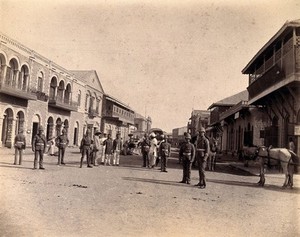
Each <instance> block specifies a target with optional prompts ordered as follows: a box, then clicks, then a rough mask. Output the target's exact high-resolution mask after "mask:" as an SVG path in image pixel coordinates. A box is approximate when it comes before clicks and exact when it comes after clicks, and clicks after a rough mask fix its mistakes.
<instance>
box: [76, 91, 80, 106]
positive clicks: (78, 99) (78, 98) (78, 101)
mask: <svg viewBox="0 0 300 237" xmlns="http://www.w3.org/2000/svg"><path fill="white" fill-rule="evenodd" d="M77 104H78V106H80V104H81V91H80V90H79V91H78V96H77Z"/></svg>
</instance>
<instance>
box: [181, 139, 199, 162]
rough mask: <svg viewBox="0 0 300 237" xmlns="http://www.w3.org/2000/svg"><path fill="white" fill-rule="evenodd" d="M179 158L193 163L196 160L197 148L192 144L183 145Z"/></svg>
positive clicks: (185, 143)
mask: <svg viewBox="0 0 300 237" xmlns="http://www.w3.org/2000/svg"><path fill="white" fill-rule="evenodd" d="M179 156H180V157H181V158H182V159H183V160H184V159H188V160H189V161H191V162H193V161H194V159H195V147H194V145H193V144H192V143H190V142H184V143H182V145H181V147H180V151H179Z"/></svg>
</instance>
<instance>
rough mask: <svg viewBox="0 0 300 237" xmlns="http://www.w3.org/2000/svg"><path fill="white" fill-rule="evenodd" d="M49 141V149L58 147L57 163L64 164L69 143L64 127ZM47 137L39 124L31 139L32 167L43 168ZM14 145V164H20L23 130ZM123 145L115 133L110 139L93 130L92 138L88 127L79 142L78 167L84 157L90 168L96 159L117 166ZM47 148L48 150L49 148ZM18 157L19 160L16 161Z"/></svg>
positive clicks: (23, 143)
mask: <svg viewBox="0 0 300 237" xmlns="http://www.w3.org/2000/svg"><path fill="white" fill-rule="evenodd" d="M49 141H50V142H51V144H50V149H51V147H52V146H54V145H55V146H56V147H57V148H58V162H57V165H65V162H64V157H65V151H66V148H67V146H68V144H69V139H68V136H67V131H66V129H62V132H61V134H60V135H59V136H57V137H55V138H51V139H49ZM47 143H48V142H47V139H46V137H45V135H44V128H43V127H42V126H39V128H38V133H37V134H36V135H35V136H34V137H33V140H32V151H33V152H34V166H33V169H37V168H38V163H39V169H42V170H44V169H45V168H44V165H43V161H44V154H45V153H46V149H47ZM14 146H15V160H14V164H15V165H17V164H19V165H21V164H22V159H23V150H25V148H26V139H25V136H24V134H23V130H22V129H20V130H19V133H18V134H17V135H16V137H15V141H14ZM122 147H123V142H122V139H121V138H120V134H117V137H116V139H114V140H112V138H111V135H110V134H108V135H107V137H106V134H104V133H101V132H99V131H98V130H96V131H95V132H94V136H93V138H91V131H90V130H89V129H88V130H87V131H86V133H85V135H84V136H83V138H82V140H81V143H80V147H79V148H80V152H81V161H80V168H82V165H83V160H84V158H86V160H87V167H89V168H91V167H93V166H97V159H98V158H99V160H100V161H101V164H103V165H111V164H112V165H116V166H119V162H120V153H121V150H122ZM50 149H49V150H50ZM51 150H52V151H51V155H53V154H52V153H53V149H51ZM18 159H19V162H18Z"/></svg>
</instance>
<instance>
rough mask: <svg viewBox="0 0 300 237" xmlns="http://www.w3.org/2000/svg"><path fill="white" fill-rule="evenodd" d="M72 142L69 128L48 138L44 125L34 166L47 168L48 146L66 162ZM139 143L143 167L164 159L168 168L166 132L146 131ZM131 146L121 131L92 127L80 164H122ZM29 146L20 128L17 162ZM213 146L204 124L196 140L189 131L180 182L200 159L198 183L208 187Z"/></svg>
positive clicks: (34, 147)
mask: <svg viewBox="0 0 300 237" xmlns="http://www.w3.org/2000/svg"><path fill="white" fill-rule="evenodd" d="M49 142H50V144H49ZM68 144H69V139H68V136H67V131H66V130H65V129H63V130H62V132H61V135H59V136H57V137H55V138H51V139H49V141H47V140H46V137H45V135H44V128H43V127H42V126H40V127H39V129H38V133H37V134H36V135H35V136H34V138H33V141H32V151H33V152H34V165H33V169H37V167H38V165H39V169H42V170H43V169H45V168H44V165H43V158H44V154H45V152H46V149H48V153H49V155H54V146H56V147H57V148H58V161H57V165H65V161H64V157H65V151H66V148H67V147H68ZM47 145H48V146H47ZM138 146H139V147H140V149H141V154H142V167H145V168H149V169H153V168H154V167H155V166H157V165H158V163H159V161H160V164H161V167H160V170H161V172H168V171H167V164H168V158H169V157H170V155H171V144H170V143H169V142H168V137H167V136H166V135H164V134H162V135H160V136H159V139H157V135H156V134H155V133H154V132H152V133H150V134H149V135H148V134H147V133H146V134H145V135H144V137H143V139H142V140H141V141H140V142H139V144H138ZM47 147H48V148H47ZM127 147H128V145H126V143H123V140H122V138H121V137H120V134H117V135H116V138H115V139H112V137H111V134H107V135H106V134H104V133H102V132H100V131H98V130H96V131H95V132H94V135H93V137H92V136H91V131H90V130H89V129H88V130H87V131H86V133H85V134H84V136H83V138H82V139H81V142H80V146H79V149H80V154H81V158H80V166H79V167H80V168H82V166H83V162H84V160H86V164H87V167H88V168H92V167H94V166H98V165H100V164H101V165H104V166H106V165H107V166H111V165H113V166H119V164H120V154H121V152H122V151H124V149H126V150H127ZM25 148H26V139H25V136H24V134H23V130H20V131H19V133H18V135H17V136H16V137H15V160H14V164H15V165H16V164H19V165H21V164H22V153H23V150H24V149H25ZM209 150H210V143H209V140H208V139H207V138H206V136H205V129H204V128H200V130H199V134H198V136H197V139H196V140H195V142H194V143H192V142H191V135H190V134H189V133H186V134H185V142H183V143H182V144H181V146H180V151H179V160H180V161H181V162H182V167H183V177H182V180H181V181H180V183H186V184H190V182H191V168H192V164H193V162H194V161H195V159H196V161H197V162H198V167H199V183H198V184H196V186H199V187H200V188H201V189H203V188H205V187H206V178H205V168H206V162H207V159H208V153H209ZM18 158H19V162H18Z"/></svg>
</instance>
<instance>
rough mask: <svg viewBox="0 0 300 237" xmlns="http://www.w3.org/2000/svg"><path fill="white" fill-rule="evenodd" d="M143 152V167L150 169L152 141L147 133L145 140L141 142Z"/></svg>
mask: <svg viewBox="0 0 300 237" xmlns="http://www.w3.org/2000/svg"><path fill="white" fill-rule="evenodd" d="M141 150H142V155H143V167H149V151H150V140H149V138H148V135H147V133H145V135H144V140H143V141H142V142H141Z"/></svg>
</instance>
